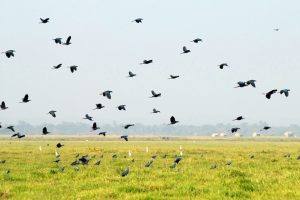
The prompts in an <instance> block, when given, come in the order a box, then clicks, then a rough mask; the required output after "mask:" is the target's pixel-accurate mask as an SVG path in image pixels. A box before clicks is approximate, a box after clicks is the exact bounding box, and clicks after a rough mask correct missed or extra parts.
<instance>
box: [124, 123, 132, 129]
mask: <svg viewBox="0 0 300 200" xmlns="http://www.w3.org/2000/svg"><path fill="white" fill-rule="evenodd" d="M131 126H134V124H126V125H125V126H124V128H125V129H128V128H129V127H131Z"/></svg>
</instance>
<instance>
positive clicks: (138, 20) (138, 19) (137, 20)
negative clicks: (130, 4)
mask: <svg viewBox="0 0 300 200" xmlns="http://www.w3.org/2000/svg"><path fill="white" fill-rule="evenodd" d="M143 20H144V19H142V18H137V19H135V20H132V21H131V22H136V23H138V24H139V23H142V22H143Z"/></svg>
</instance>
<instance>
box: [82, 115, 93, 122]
mask: <svg viewBox="0 0 300 200" xmlns="http://www.w3.org/2000/svg"><path fill="white" fill-rule="evenodd" d="M83 119H87V120H89V121H93V117H91V116H89V115H88V114H86V115H85V117H84V118H83Z"/></svg>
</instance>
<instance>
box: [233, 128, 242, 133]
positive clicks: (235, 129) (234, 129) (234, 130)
mask: <svg viewBox="0 0 300 200" xmlns="http://www.w3.org/2000/svg"><path fill="white" fill-rule="evenodd" d="M239 129H240V128H232V129H231V133H235V132H237V131H238V130H239Z"/></svg>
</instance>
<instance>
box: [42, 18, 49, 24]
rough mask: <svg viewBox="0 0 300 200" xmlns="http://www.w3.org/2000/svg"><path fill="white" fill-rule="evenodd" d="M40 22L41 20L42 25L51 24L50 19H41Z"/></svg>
mask: <svg viewBox="0 0 300 200" xmlns="http://www.w3.org/2000/svg"><path fill="white" fill-rule="evenodd" d="M40 20H41V21H40V24H47V23H48V22H49V20H50V18H45V19H43V18H40Z"/></svg>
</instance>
